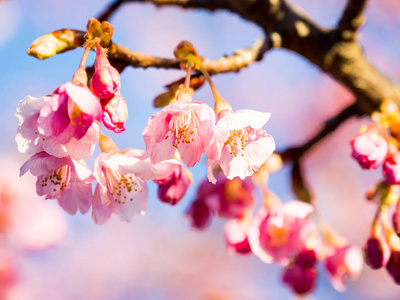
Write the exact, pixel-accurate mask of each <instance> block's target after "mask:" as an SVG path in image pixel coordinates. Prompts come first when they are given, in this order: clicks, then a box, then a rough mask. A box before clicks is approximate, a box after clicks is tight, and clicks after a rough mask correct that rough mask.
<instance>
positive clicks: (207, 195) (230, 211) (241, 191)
mask: <svg viewBox="0 0 400 300" xmlns="http://www.w3.org/2000/svg"><path fill="white" fill-rule="evenodd" d="M253 190H254V185H253V183H252V181H251V180H250V178H249V179H246V180H240V179H239V178H234V179H233V180H229V179H227V178H226V177H225V176H220V177H219V180H218V182H217V184H212V183H210V182H209V181H208V180H204V181H203V182H202V183H201V184H200V185H199V187H198V189H197V195H196V199H195V201H193V202H192V204H191V206H190V207H189V209H188V210H187V212H186V216H187V217H188V218H189V219H190V220H191V222H192V225H195V224H198V223H199V224H203V225H204V226H202V228H198V229H204V228H205V227H206V225H208V224H209V223H210V221H211V218H212V216H213V215H217V216H219V217H221V218H241V217H243V216H244V215H245V214H246V213H248V212H249V211H250V210H252V209H253V207H254V203H255V200H254V196H253ZM198 210H200V211H198ZM206 217H207V218H210V219H209V220H208V219H207V220H206V219H205V218H206ZM196 218H200V220H195V219H196ZM192 227H193V226H192ZM195 227H196V226H195Z"/></svg>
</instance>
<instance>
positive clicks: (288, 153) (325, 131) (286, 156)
mask: <svg viewBox="0 0 400 300" xmlns="http://www.w3.org/2000/svg"><path fill="white" fill-rule="evenodd" d="M360 115H362V114H361V112H360V108H359V106H358V105H357V103H355V104H352V105H350V106H348V107H346V108H345V109H344V110H342V111H341V112H340V113H338V114H337V115H336V116H334V117H332V118H331V119H329V120H327V121H326V122H325V125H324V127H323V128H322V129H321V130H320V131H319V132H318V133H317V134H316V135H315V136H314V137H313V138H311V139H310V140H309V141H308V142H306V143H305V144H303V145H301V146H297V147H292V148H288V149H286V150H284V151H283V152H281V153H280V155H281V157H282V160H283V161H284V162H285V163H289V162H296V161H299V160H300V158H301V157H302V156H303V155H304V154H305V153H306V152H307V151H308V150H310V149H311V148H312V147H313V146H315V145H316V144H317V143H318V142H320V141H321V140H323V139H324V138H325V137H327V136H328V135H329V134H331V133H332V132H334V131H335V130H336V129H337V128H338V127H339V126H340V125H341V124H343V123H344V122H345V121H346V120H348V119H349V118H351V117H354V116H360Z"/></svg>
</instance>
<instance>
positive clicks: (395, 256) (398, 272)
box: [386, 251, 400, 284]
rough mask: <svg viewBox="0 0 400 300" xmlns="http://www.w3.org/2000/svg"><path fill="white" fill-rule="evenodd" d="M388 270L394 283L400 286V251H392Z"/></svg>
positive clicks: (387, 266)
mask: <svg viewBox="0 0 400 300" xmlns="http://www.w3.org/2000/svg"><path fill="white" fill-rule="evenodd" d="M386 270H387V271H388V272H389V274H390V276H391V277H392V278H393V280H394V282H396V283H397V284H400V251H392V255H391V256H390V259H389V261H388V263H387V265H386Z"/></svg>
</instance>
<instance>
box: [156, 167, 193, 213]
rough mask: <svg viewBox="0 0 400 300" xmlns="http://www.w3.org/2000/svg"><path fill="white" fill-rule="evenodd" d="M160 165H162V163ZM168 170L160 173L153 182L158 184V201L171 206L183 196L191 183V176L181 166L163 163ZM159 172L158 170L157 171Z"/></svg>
mask: <svg viewBox="0 0 400 300" xmlns="http://www.w3.org/2000/svg"><path fill="white" fill-rule="evenodd" d="M160 164H163V163H162V162H161V163H160ZM165 164H166V167H168V170H165V171H166V172H162V173H163V174H162V175H161V176H158V177H157V179H155V180H154V182H155V183H156V184H158V191H157V195H158V199H160V200H161V201H162V202H164V203H168V204H171V205H176V204H178V202H179V201H181V199H182V198H183V196H185V194H186V191H187V189H188V188H189V185H190V183H191V182H192V174H191V173H190V171H189V170H187V169H185V168H184V167H183V166H182V165H181V164H174V163H165ZM159 172H160V170H159Z"/></svg>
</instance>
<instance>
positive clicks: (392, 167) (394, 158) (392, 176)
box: [382, 152, 400, 184]
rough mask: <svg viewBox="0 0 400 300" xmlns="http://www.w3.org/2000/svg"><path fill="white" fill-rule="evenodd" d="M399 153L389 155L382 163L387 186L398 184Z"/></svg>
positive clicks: (399, 179) (399, 181) (399, 180)
mask: <svg viewBox="0 0 400 300" xmlns="http://www.w3.org/2000/svg"><path fill="white" fill-rule="evenodd" d="M399 162H400V152H397V153H395V154H392V155H389V156H388V157H386V159H385V162H384V163H383V168H382V170H383V176H384V177H385V179H386V182H387V183H388V184H400V164H399Z"/></svg>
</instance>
